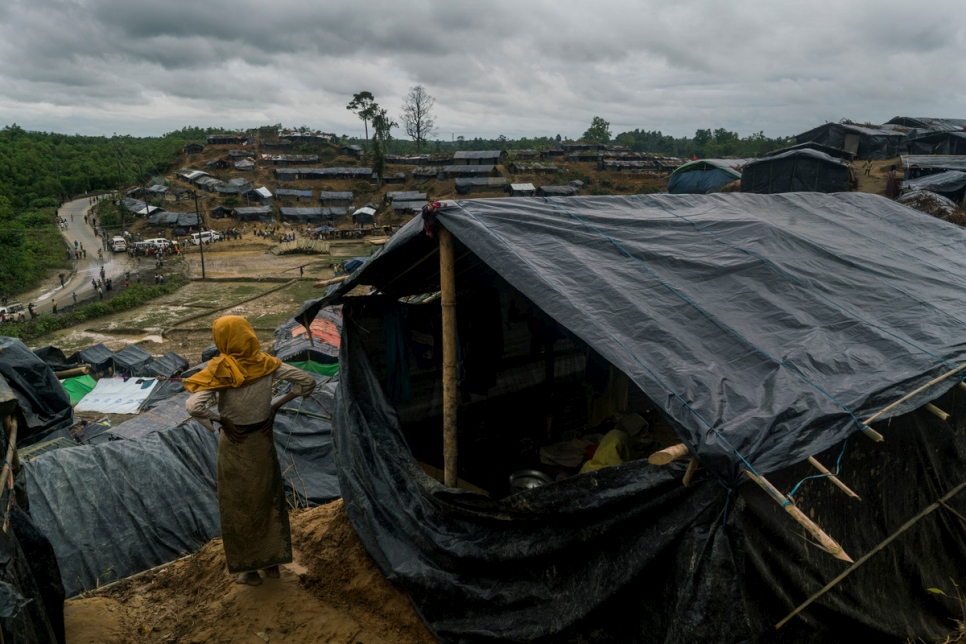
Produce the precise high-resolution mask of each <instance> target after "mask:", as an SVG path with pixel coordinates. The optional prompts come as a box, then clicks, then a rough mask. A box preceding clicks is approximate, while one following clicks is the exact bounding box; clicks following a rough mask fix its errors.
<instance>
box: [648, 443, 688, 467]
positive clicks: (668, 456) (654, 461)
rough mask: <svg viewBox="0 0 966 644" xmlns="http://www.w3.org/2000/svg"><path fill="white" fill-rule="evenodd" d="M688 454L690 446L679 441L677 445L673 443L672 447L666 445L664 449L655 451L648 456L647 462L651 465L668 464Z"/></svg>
mask: <svg viewBox="0 0 966 644" xmlns="http://www.w3.org/2000/svg"><path fill="white" fill-rule="evenodd" d="M687 455H688V446H687V445H685V444H684V443H678V444H677V445H671V446H670V447H665V448H664V449H662V450H659V451H657V452H654V453H653V454H651V455H650V456H648V457H647V462H648V463H650V464H651V465H667V464H668V463H670V462H671V461H676V460H677V459H679V458H682V457H684V456H687Z"/></svg>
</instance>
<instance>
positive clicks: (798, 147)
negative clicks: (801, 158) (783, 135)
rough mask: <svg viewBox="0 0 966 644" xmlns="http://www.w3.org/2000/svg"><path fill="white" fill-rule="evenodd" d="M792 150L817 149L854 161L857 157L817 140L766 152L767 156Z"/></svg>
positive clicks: (832, 155) (837, 157) (831, 155)
mask: <svg viewBox="0 0 966 644" xmlns="http://www.w3.org/2000/svg"><path fill="white" fill-rule="evenodd" d="M792 150H817V151H818V152H824V153H825V154H827V155H829V156H830V157H835V158H836V159H845V160H846V161H852V160H853V159H855V154H854V153H852V152H847V151H845V150H843V149H841V148H833V147H831V146H828V145H822V144H821V143H816V142H815V141H806V142H805V143H798V144H796V145H789V146H788V147H786V148H779V149H778V150H772V151H771V152H768V153H767V154H765V156H766V157H773V156H777V155H779V154H784V153H786V152H791V151H792Z"/></svg>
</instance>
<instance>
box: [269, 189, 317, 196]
mask: <svg viewBox="0 0 966 644" xmlns="http://www.w3.org/2000/svg"><path fill="white" fill-rule="evenodd" d="M275 196H276V197H311V196H312V191H311V190H295V189H290V188H277V189H276V190H275Z"/></svg>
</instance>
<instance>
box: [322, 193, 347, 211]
mask: <svg viewBox="0 0 966 644" xmlns="http://www.w3.org/2000/svg"><path fill="white" fill-rule="evenodd" d="M353 197H354V194H353V193H352V192H351V191H350V192H326V191H322V192H320V193H319V201H320V202H321V204H322V207H323V208H351V207H352V199H353Z"/></svg>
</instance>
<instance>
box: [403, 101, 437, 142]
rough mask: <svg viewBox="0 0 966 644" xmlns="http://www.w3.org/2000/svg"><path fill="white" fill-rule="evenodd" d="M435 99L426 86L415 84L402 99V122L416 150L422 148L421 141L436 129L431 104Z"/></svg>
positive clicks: (432, 104)
mask: <svg viewBox="0 0 966 644" xmlns="http://www.w3.org/2000/svg"><path fill="white" fill-rule="evenodd" d="M434 105H436V99H435V98H433V97H432V96H430V95H429V93H428V92H427V91H426V88H425V87H423V86H422V85H416V86H415V87H412V88H411V89H410V90H409V94H407V95H406V97H405V98H404V99H403V122H404V123H405V124H406V134H408V135H409V137H410V138H411V139H412V140H413V141H415V142H416V150H417V151H419V150H422V147H423V143H424V142H425V141H426V139H428V138H429V137H431V136H432V135H433V133H434V132H435V131H436V117H434V116H433V106H434Z"/></svg>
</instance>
